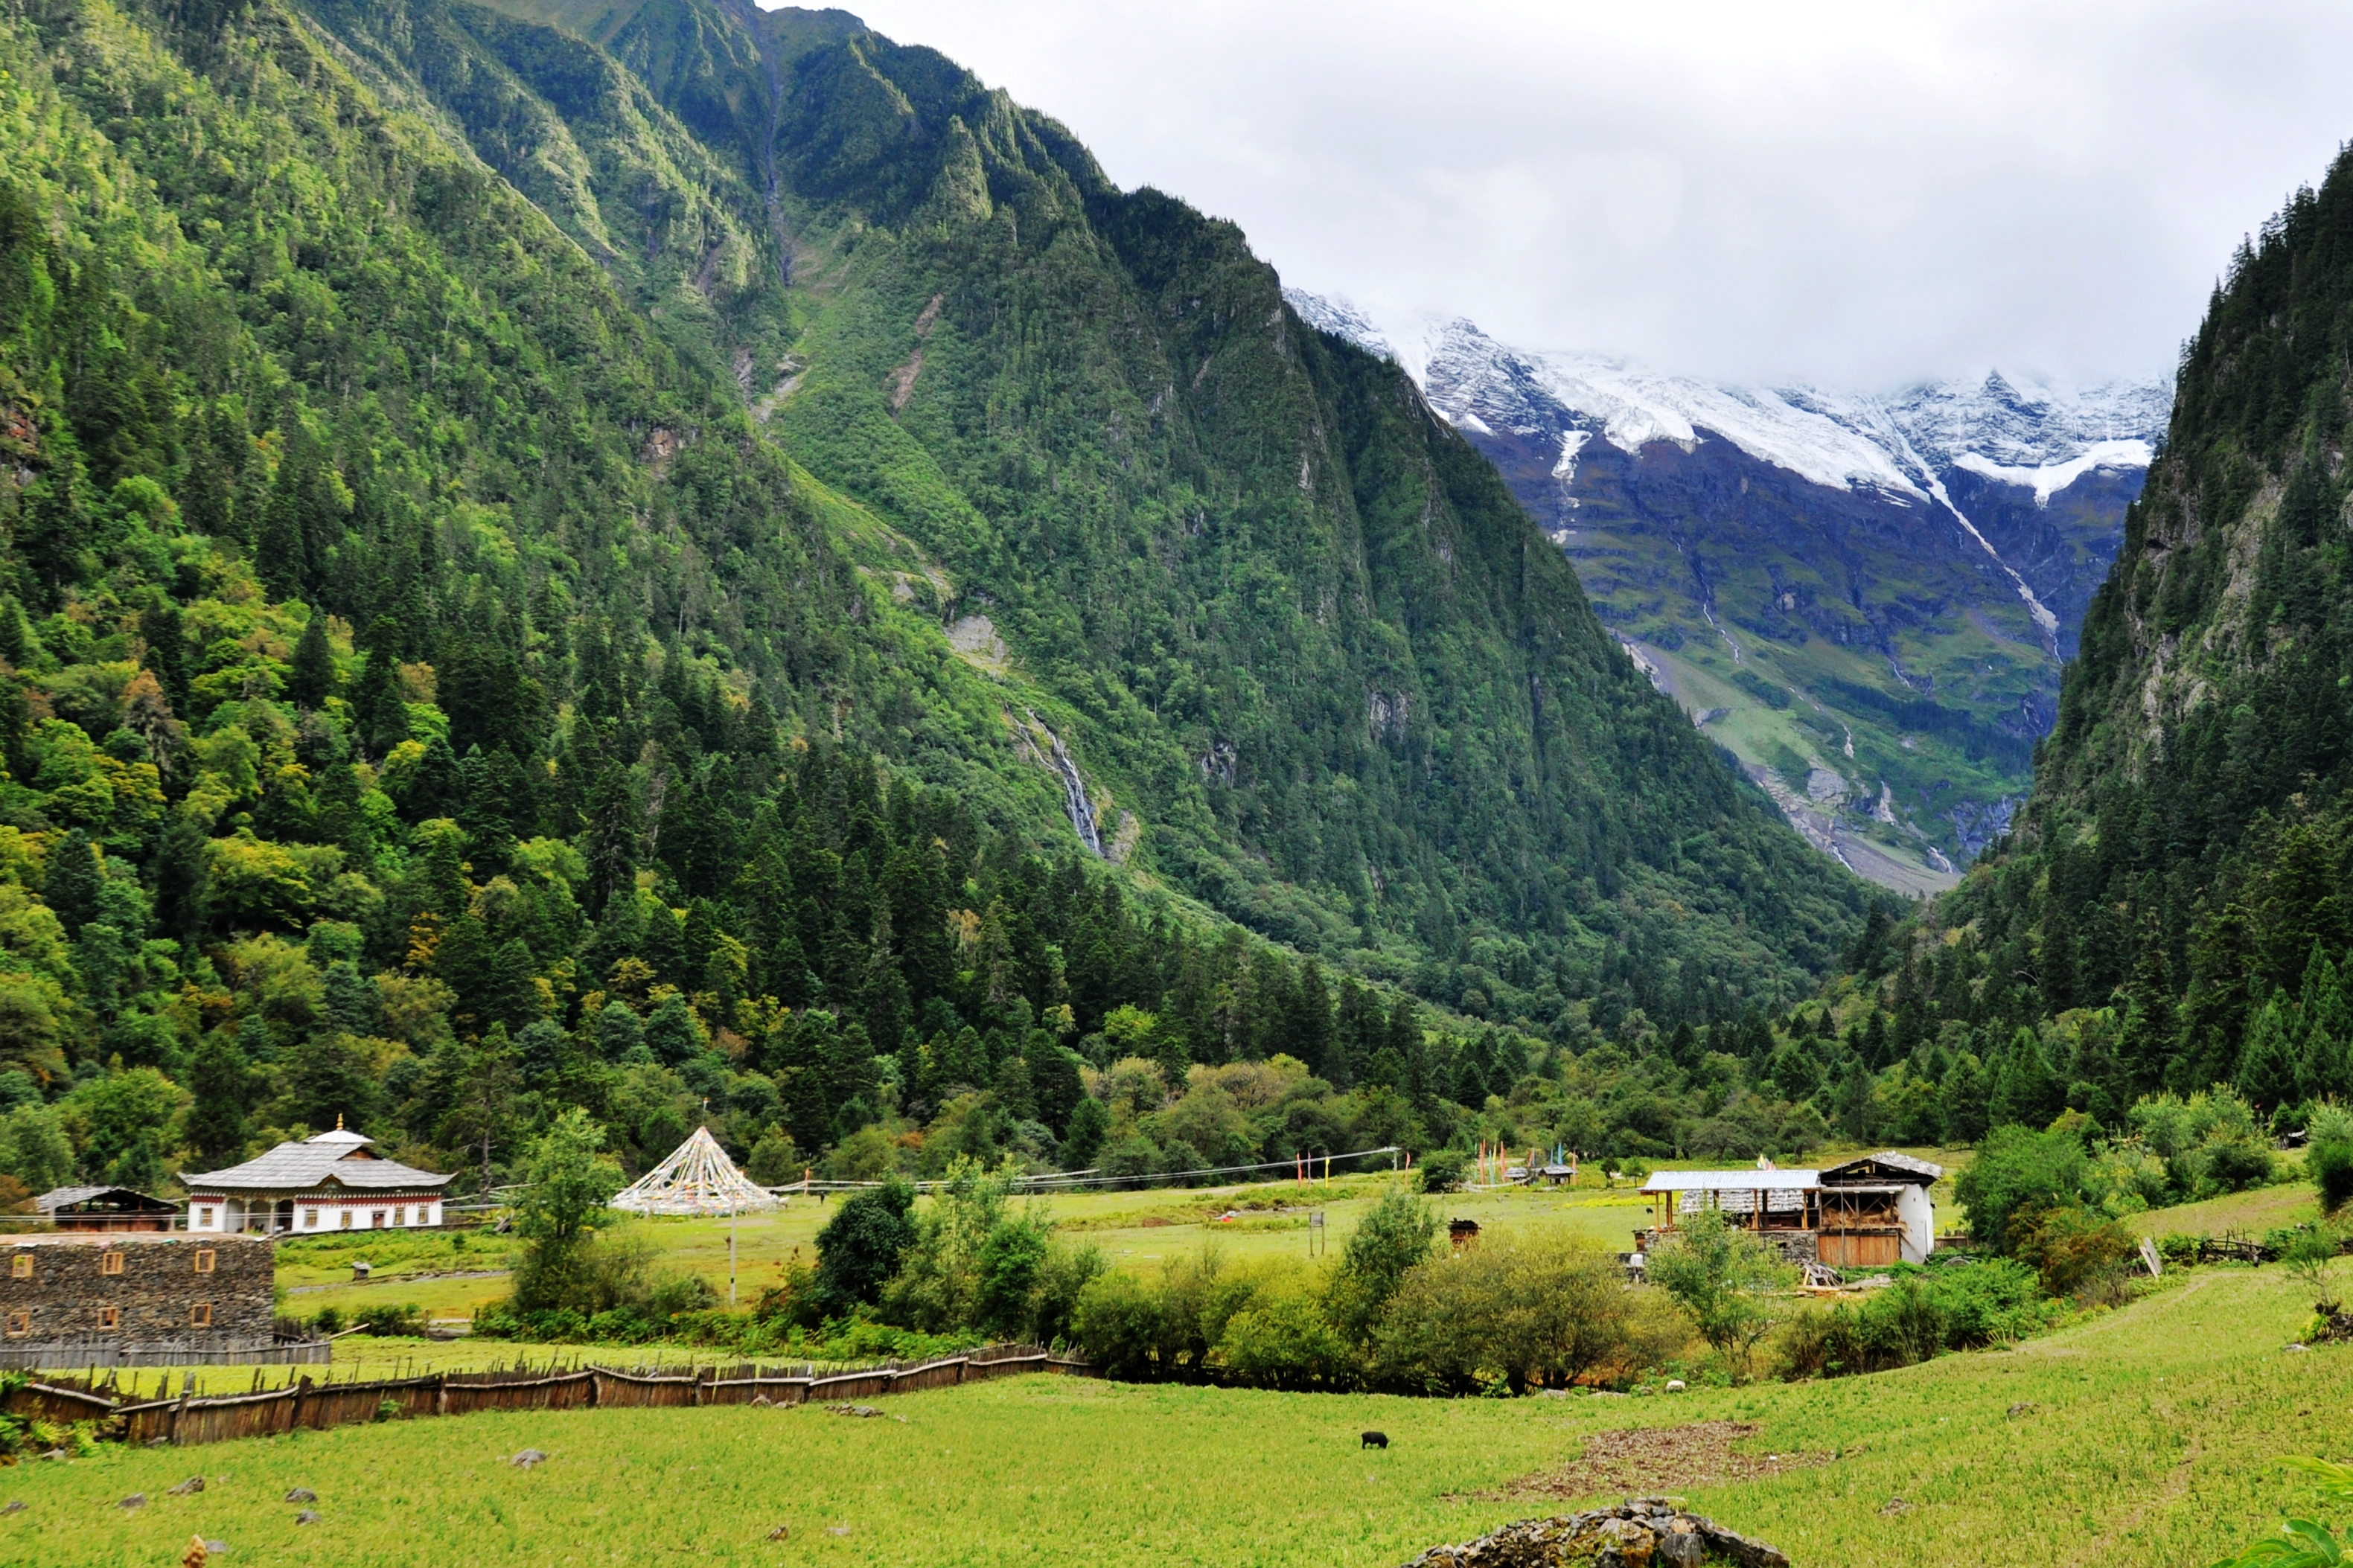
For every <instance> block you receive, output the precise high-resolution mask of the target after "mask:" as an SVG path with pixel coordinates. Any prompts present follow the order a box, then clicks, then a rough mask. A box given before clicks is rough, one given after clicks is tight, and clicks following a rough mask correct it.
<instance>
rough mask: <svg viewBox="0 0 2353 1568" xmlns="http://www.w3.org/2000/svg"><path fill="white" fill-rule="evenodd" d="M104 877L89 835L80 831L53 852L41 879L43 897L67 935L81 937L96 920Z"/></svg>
mask: <svg viewBox="0 0 2353 1568" xmlns="http://www.w3.org/2000/svg"><path fill="white" fill-rule="evenodd" d="M104 877H105V873H104V872H103V871H101V870H100V868H99V864H98V852H97V850H96V849H95V848H93V847H91V845H90V835H89V834H88V833H87V832H85V831H84V830H83V829H81V828H79V827H77V828H75V829H74V830H73V831H72V832H70V833H69V834H67V835H66V836H65V837H64V839H63V840H62V841H60V842H59V843H58V847H57V848H56V849H54V850H52V851H51V852H50V858H49V864H48V868H47V874H46V875H45V876H44V877H43V878H42V880H41V896H42V898H43V899H44V900H47V903H48V906H49V910H50V911H51V912H52V913H54V914H55V915H56V916H57V917H58V924H59V925H61V926H63V927H65V930H66V935H67V936H69V937H75V936H79V935H80V934H81V928H82V925H83V923H84V922H85V921H91V920H94V919H96V918H97V916H98V889H99V884H100V881H101V880H102V879H104Z"/></svg>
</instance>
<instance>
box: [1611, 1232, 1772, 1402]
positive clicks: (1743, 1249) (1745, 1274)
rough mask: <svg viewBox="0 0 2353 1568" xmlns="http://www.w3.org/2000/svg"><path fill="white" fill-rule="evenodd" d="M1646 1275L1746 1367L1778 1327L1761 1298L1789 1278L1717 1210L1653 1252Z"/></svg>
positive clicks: (1722, 1350)
mask: <svg viewBox="0 0 2353 1568" xmlns="http://www.w3.org/2000/svg"><path fill="white" fill-rule="evenodd" d="M1645 1271H1646V1272H1647V1273H1648V1275H1649V1277H1650V1279H1651V1283H1652V1284H1654V1285H1657V1286H1659V1287H1660V1288H1661V1289H1663V1290H1665V1291H1666V1293H1667V1294H1668V1295H1670V1296H1672V1297H1673V1298H1674V1300H1675V1304H1676V1305H1677V1306H1680V1307H1681V1308H1683V1310H1684V1311H1686V1312H1688V1313H1689V1314H1690V1315H1691V1320H1692V1323H1693V1326H1694V1328H1696V1329H1697V1330H1698V1331H1699V1334H1700V1337H1701V1338H1702V1339H1704V1340H1705V1341H1706V1342H1708V1343H1709V1344H1711V1345H1713V1346H1715V1349H1716V1351H1717V1352H1718V1353H1720V1354H1721V1355H1723V1356H1724V1357H1725V1360H1726V1361H1727V1362H1736V1363H1738V1364H1739V1365H1740V1366H1741V1367H1742V1368H1743V1369H1745V1368H1746V1365H1747V1363H1748V1359H1749V1354H1750V1352H1752V1351H1753V1350H1754V1349H1755V1348H1756V1345H1757V1341H1758V1340H1760V1339H1762V1338H1764V1337H1765V1334H1766V1333H1767V1331H1768V1330H1770V1329H1771V1328H1772V1326H1773V1319H1772V1316H1771V1314H1770V1313H1769V1312H1767V1310H1766V1309H1765V1304H1764V1301H1763V1300H1762V1299H1761V1298H1762V1297H1763V1295H1764V1293H1765V1292H1767V1291H1768V1290H1771V1289H1775V1288H1777V1287H1778V1286H1779V1285H1780V1284H1781V1283H1782V1281H1783V1280H1784V1279H1787V1278H1788V1274H1789V1269H1788V1268H1787V1266H1785V1265H1784V1264H1782V1263H1781V1261H1780V1260H1779V1259H1778V1258H1777V1257H1775V1256H1774V1255H1772V1254H1771V1253H1769V1252H1767V1250H1766V1248H1765V1246H1764V1244H1763V1243H1761V1242H1759V1241H1758V1240H1757V1238H1756V1237H1753V1236H1751V1235H1749V1234H1748V1233H1747V1232H1746V1231H1745V1230H1742V1229H1740V1228H1739V1227H1738V1226H1733V1225H1729V1224H1727V1223H1726V1222H1725V1218H1724V1216H1723V1215H1720V1214H1717V1213H1715V1211H1713V1210H1710V1211H1707V1212H1705V1213H1702V1214H1696V1215H1693V1216H1692V1217H1691V1218H1690V1219H1689V1220H1688V1221H1686V1222H1685V1223H1684V1224H1683V1226H1682V1227H1681V1228H1680V1229H1678V1230H1676V1231H1675V1232H1674V1233H1673V1234H1672V1237H1668V1238H1666V1239H1664V1240H1662V1242H1661V1243H1660V1245H1659V1246H1657V1247H1654V1248H1652V1249H1651V1257H1650V1261H1649V1265H1648V1267H1647V1268H1646V1270H1645Z"/></svg>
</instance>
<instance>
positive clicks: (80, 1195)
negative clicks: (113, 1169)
mask: <svg viewBox="0 0 2353 1568" xmlns="http://www.w3.org/2000/svg"><path fill="white" fill-rule="evenodd" d="M116 1195H120V1196H122V1197H126V1198H132V1199H134V1200H136V1201H137V1203H138V1205H139V1207H138V1209H137V1210H136V1211H134V1212H137V1213H143V1214H168V1213H175V1212H177V1210H178V1207H179V1205H176V1204H169V1203H165V1202H164V1200H163V1199H162V1198H158V1197H150V1196H149V1195H148V1194H145V1193H142V1192H137V1191H134V1190H132V1188H130V1187H58V1188H54V1189H52V1190H51V1191H48V1192H46V1193H43V1194H41V1195H40V1196H39V1197H37V1198H35V1199H34V1200H33V1206H34V1207H35V1208H37V1209H38V1210H40V1211H41V1213H43V1214H55V1213H56V1212H57V1211H58V1210H59V1209H61V1208H68V1207H70V1206H71V1205H75V1204H86V1203H88V1202H90V1199H92V1198H103V1197H112V1196H116Z"/></svg>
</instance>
